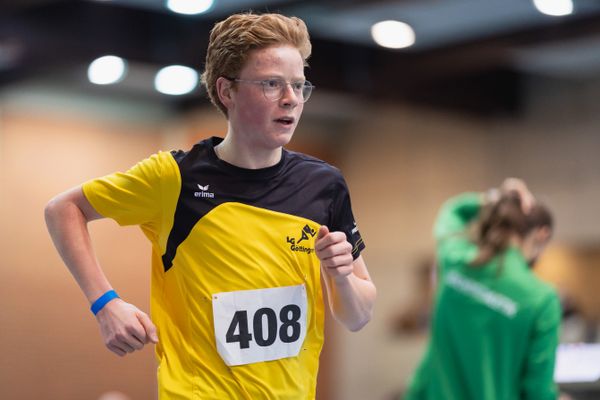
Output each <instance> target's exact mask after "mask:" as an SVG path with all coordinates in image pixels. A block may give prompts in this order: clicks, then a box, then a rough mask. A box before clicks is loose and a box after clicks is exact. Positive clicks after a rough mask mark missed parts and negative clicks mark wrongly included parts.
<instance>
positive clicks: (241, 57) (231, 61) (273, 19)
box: [202, 13, 311, 116]
mask: <svg viewBox="0 0 600 400" xmlns="http://www.w3.org/2000/svg"><path fill="white" fill-rule="evenodd" d="M273 45H290V46H293V47H295V48H297V49H298V51H299V52H300V56H301V57H302V60H303V61H304V65H307V64H306V60H307V59H308V57H310V53H311V44H310V38H309V35H308V30H307V29H306V24H305V23H304V21H302V20H301V19H300V18H296V17H286V16H284V15H281V14H260V15H257V14H250V13H249V14H234V15H232V16H230V17H229V18H227V19H226V20H224V21H221V22H218V23H217V24H215V26H214V27H213V29H212V31H211V32H210V39H209V42H208V50H207V52H206V63H205V66H204V73H203V74H202V83H203V84H204V85H205V86H206V91H207V92H208V97H209V98H210V101H211V102H212V103H213V104H214V105H215V106H216V107H217V108H218V109H219V110H221V112H222V113H223V114H225V116H227V108H226V107H225V106H224V105H223V104H222V103H221V101H220V100H219V96H218V94H217V87H216V82H217V79H218V78H219V77H221V76H223V77H237V75H238V74H239V72H240V70H241V69H242V68H243V67H244V64H245V63H246V61H247V59H248V56H249V53H250V51H252V50H255V49H261V48H265V47H268V46H273Z"/></svg>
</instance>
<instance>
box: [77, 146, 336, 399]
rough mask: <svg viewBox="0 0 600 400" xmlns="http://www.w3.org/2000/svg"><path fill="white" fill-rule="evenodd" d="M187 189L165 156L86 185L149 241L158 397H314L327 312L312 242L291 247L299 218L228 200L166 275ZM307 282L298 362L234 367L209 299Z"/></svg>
mask: <svg viewBox="0 0 600 400" xmlns="http://www.w3.org/2000/svg"><path fill="white" fill-rule="evenodd" d="M180 188H181V177H180V175H179V168H178V166H177V163H176V162H175V160H174V159H173V157H172V156H171V155H170V154H169V153H164V152H161V153H158V154H157V155H154V156H152V157H150V158H149V159H146V160H144V161H142V162H141V163H139V164H138V165H136V166H135V167H134V168H132V169H131V170H129V171H127V172H126V173H116V174H112V175H109V176H106V177H103V178H99V179H95V180H92V181H89V182H87V183H85V184H84V185H83V190H84V193H85V195H86V197H87V198H88V200H89V201H90V203H91V204H92V206H93V207H94V208H95V209H96V210H97V211H98V212H99V213H100V214H102V215H103V216H105V217H110V218H113V219H115V220H116V221H117V222H118V223H119V224H121V225H126V224H139V225H141V227H142V229H143V231H144V233H145V234H146V236H147V237H148V238H149V239H150V241H151V242H152V247H153V254H152V304H151V306H152V312H151V314H152V318H153V321H154V323H155V324H156V325H157V327H158V330H159V338H160V343H159V345H157V347H156V354H157V358H158V361H159V369H158V383H159V398H160V399H203V400H204V399H219V400H221V399H314V396H315V389H316V377H317V370H318V361H319V354H320V351H321V347H322V344H323V319H324V306H323V298H322V289H321V282H320V267H319V261H318V259H317V257H316V256H315V254H314V251H307V249H311V248H314V240H315V237H308V238H307V239H306V240H304V241H303V242H302V243H301V245H302V248H301V249H299V248H297V247H296V248H293V246H292V245H291V244H290V242H289V240H288V239H290V238H294V239H296V241H298V240H299V238H300V237H301V236H302V230H303V228H304V227H305V226H306V225H308V226H309V227H310V228H311V229H313V230H318V228H319V224H318V223H316V222H314V221H311V220H307V219H305V218H302V217H298V216H294V215H289V214H285V213H280V212H274V211H270V210H266V209H263V208H259V207H254V206H251V205H246V204H240V203H235V202H225V203H223V204H221V205H219V206H217V207H215V208H213V209H212V210H211V211H209V212H208V213H207V214H206V215H204V216H203V217H202V218H201V219H200V220H199V221H198V223H197V224H196V225H195V226H194V228H193V229H192V231H191V232H190V234H189V236H188V237H187V238H186V240H185V241H184V242H183V243H181V245H180V246H179V247H178V248H177V253H176V255H175V258H174V259H173V266H172V267H171V268H170V269H169V270H168V272H166V273H165V272H164V268H163V265H162V260H161V256H162V254H164V251H165V247H166V243H167V239H168V235H169V232H170V230H171V228H172V226H173V216H174V214H175V207H176V205H177V199H178V196H179V193H180ZM298 284H305V285H306V290H307V297H308V315H307V325H308V327H307V334H306V339H305V341H304V344H303V346H302V350H301V351H300V354H299V355H298V356H297V357H290V358H284V359H280V360H275V361H268V362H259V363H254V364H247V365H240V366H235V367H227V366H226V365H225V364H224V362H223V361H222V359H221V357H220V356H219V354H218V353H217V350H216V347H215V338H214V325H213V318H212V294H213V293H219V292H227V291H236V290H250V289H261V288H272V287H282V286H292V285H298Z"/></svg>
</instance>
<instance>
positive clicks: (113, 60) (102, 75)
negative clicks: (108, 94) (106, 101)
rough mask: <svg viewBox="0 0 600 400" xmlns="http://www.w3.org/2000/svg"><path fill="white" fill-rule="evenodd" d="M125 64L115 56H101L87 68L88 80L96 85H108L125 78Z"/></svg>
mask: <svg viewBox="0 0 600 400" xmlns="http://www.w3.org/2000/svg"><path fill="white" fill-rule="evenodd" d="M126 69H127V64H126V62H125V61H124V60H123V59H122V58H120V57H117V56H103V57H100V58H97V59H95V60H94V61H92V63H91V64H90V66H89V67H88V79H89V80H90V82H92V83H95V84H96V85H110V84H111V83H116V82H119V81H120V80H121V79H123V77H124V76H125V72H126Z"/></svg>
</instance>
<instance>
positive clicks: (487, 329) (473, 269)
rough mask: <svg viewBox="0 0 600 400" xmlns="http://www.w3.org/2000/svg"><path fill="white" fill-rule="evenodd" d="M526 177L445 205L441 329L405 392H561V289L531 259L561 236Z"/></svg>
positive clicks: (465, 397) (487, 398) (513, 398)
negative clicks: (557, 374) (557, 370)
mask: <svg viewBox="0 0 600 400" xmlns="http://www.w3.org/2000/svg"><path fill="white" fill-rule="evenodd" d="M552 229H553V221H552V217H551V214H550V212H549V211H548V209H547V208H546V207H545V206H544V205H542V204H540V203H539V202H537V201H536V199H535V198H534V196H533V195H532V194H531V192H530V191H529V189H528V188H527V186H526V185H525V183H524V182H523V181H521V180H519V179H515V178H509V179H507V180H505V181H504V182H503V184H502V186H501V187H500V188H499V190H492V191H490V192H489V193H487V194H486V195H484V194H478V193H466V194H463V195H459V196H457V197H454V198H452V199H450V200H448V201H447V202H446V203H445V204H444V206H443V207H442V208H441V211H440V213H439V215H438V218H437V221H436V223H435V228H434V235H435V239H436V241H437V262H438V266H439V280H438V282H439V284H438V293H437V299H436V303H435V310H434V315H433V320H432V328H431V337H430V341H429V345H428V348H427V350H426V353H425V355H424V358H423V360H422V361H421V364H420V366H419V368H418V369H417V370H416V372H415V374H414V376H413V378H412V381H411V382H410V384H409V387H408V390H407V393H406V394H405V396H404V399H405V400H426V399H427V400H518V399H539V400H550V399H552V400H555V399H556V398H557V389H556V386H555V384H554V381H553V372H554V363H555V354H556V348H557V345H558V337H559V325H560V316H561V311H560V305H559V299H558V295H557V293H556V291H555V290H554V289H553V288H552V287H551V286H550V285H548V284H546V283H544V282H542V281H541V280H540V279H538V278H537V277H536V276H535V275H534V274H533V272H532V271H531V267H532V266H533V265H534V263H535V261H536V260H537V258H538V257H539V256H540V254H541V253H542V251H543V250H544V248H545V247H546V245H547V243H548V242H549V240H550V238H551V236H552Z"/></svg>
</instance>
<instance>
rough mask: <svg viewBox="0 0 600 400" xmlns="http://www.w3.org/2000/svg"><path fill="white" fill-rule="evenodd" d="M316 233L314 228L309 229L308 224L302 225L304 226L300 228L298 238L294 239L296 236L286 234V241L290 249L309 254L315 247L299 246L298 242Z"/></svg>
mask: <svg viewBox="0 0 600 400" xmlns="http://www.w3.org/2000/svg"><path fill="white" fill-rule="evenodd" d="M316 234H317V231H315V230H314V229H311V228H310V226H308V225H304V228H302V231H301V232H300V237H299V238H298V240H296V238H294V237H289V236H287V237H286V242H287V243H289V244H290V250H292V251H299V252H302V253H306V254H310V253H312V252H313V251H315V249H314V248H313V247H304V246H300V242H302V241H304V240H308V239H309V237H314V236H315V235H316Z"/></svg>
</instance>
